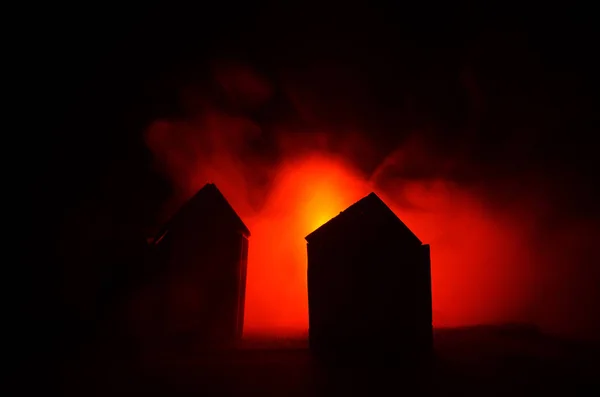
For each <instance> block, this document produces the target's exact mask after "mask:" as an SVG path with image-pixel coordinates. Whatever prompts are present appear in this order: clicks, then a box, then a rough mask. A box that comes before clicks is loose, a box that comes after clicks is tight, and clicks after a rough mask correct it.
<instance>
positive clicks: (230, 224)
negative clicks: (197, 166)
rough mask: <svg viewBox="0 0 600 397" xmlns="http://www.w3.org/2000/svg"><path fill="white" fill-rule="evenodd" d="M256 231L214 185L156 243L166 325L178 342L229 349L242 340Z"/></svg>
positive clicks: (195, 198)
mask: <svg viewBox="0 0 600 397" xmlns="http://www.w3.org/2000/svg"><path fill="white" fill-rule="evenodd" d="M249 236H250V231H249V230H248V228H247V227H246V226H245V225H244V223H243V222H242V220H241V219H240V218H239V217H238V215H237V214H236V212H235V211H234V210H233V208H232V207H231V206H230V205H229V203H228V202H227V200H226V199H225V197H224V196H223V195H222V194H221V192H220V191H219V189H217V187H216V185H214V184H210V183H209V184H207V185H205V186H204V187H203V188H202V189H200V190H199V191H198V192H197V193H196V195H194V196H193V197H192V198H191V199H190V200H189V201H187V202H186V203H185V204H184V205H183V207H182V208H181V209H180V210H179V211H178V212H177V214H176V215H175V216H174V217H173V218H172V219H171V220H170V221H169V222H168V223H167V224H166V225H165V226H164V227H163V228H162V229H161V231H160V232H159V233H158V235H157V236H156V238H155V239H154V241H153V242H152V244H153V249H154V251H155V252H154V255H155V258H156V259H157V260H158V262H159V263H160V265H162V266H163V267H164V268H166V269H168V271H167V273H166V276H165V280H166V284H167V285H166V289H165V297H164V299H163V300H162V303H161V305H163V306H164V316H162V319H163V325H164V327H165V332H166V335H167V336H168V337H169V338H171V337H172V338H174V339H175V340H177V341H178V342H186V341H189V342H190V343H194V344H204V345H206V346H220V345H228V344H231V343H233V342H235V341H236V340H238V339H239V338H241V336H242V330H243V318H244V297H245V288H246V267H247V257H248V237H249Z"/></svg>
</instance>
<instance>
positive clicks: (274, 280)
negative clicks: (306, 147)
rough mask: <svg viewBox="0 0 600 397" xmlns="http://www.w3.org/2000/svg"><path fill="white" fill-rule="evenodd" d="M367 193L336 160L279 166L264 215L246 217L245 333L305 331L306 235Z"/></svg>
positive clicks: (315, 159)
mask: <svg viewBox="0 0 600 397" xmlns="http://www.w3.org/2000/svg"><path fill="white" fill-rule="evenodd" d="M367 191H368V189H367V188H366V185H365V183H364V182H362V181H361V180H360V179H358V178H356V177H355V176H354V175H353V174H352V172H350V171H349V170H348V169H346V168H345V167H344V166H343V165H342V164H341V163H340V162H339V161H336V160H332V159H328V158H324V157H319V156H310V157H308V158H306V159H303V160H300V161H294V162H291V163H290V164H287V165H285V166H283V167H282V168H281V169H280V170H279V173H278V175H277V177H276V183H275V187H274V188H273V190H272V192H271V193H270V195H269V196H268V198H267V202H266V204H265V207H264V208H263V210H262V211H261V212H260V213H259V214H257V215H255V216H252V217H247V218H246V219H247V222H248V225H249V228H250V229H251V231H252V237H251V244H250V248H249V256H248V285H247V290H246V293H247V295H246V319H245V326H246V330H248V331H252V332H269V331H271V332H272V331H273V330H275V329H277V330H280V331H282V332H283V331H290V332H294V331H301V330H305V329H306V328H307V326H308V306H307V292H306V263H307V262H306V241H305V240H304V237H305V236H306V235H308V234H309V233H310V232H311V231H313V230H314V229H316V228H317V227H319V226H321V225H322V224H323V223H325V222H327V221H328V220H329V219H331V218H332V217H334V216H335V215H337V214H338V213H339V212H340V211H341V210H343V209H344V208H346V207H347V206H349V205H350V204H352V203H353V202H355V201H356V200H357V199H359V198H360V197H361V196H362V195H363V194H365V193H366V192H367Z"/></svg>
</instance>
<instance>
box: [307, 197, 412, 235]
mask: <svg viewBox="0 0 600 397" xmlns="http://www.w3.org/2000/svg"><path fill="white" fill-rule="evenodd" d="M366 217H378V218H380V219H384V220H385V221H386V222H387V223H388V224H390V225H393V226H394V227H396V228H397V229H398V230H401V231H402V232H403V233H404V234H405V236H406V238H407V239H408V240H410V241H411V242H412V243H414V244H419V245H422V244H423V243H422V242H421V240H419V238H418V237H417V236H416V235H415V234H414V233H413V232H412V231H411V230H410V229H409V228H408V226H406V225H405V224H404V222H402V221H401V220H400V218H398V216H397V215H396V214H395V213H394V212H393V211H392V210H391V209H390V208H389V207H388V206H387V205H386V204H385V203H384V202H383V200H382V199H381V198H380V197H379V196H378V195H377V194H375V192H371V193H369V194H368V195H367V196H365V197H363V198H362V199H360V200H358V201H357V202H356V203H354V204H352V205H351V206H349V207H348V208H346V209H345V210H344V211H342V212H340V213H339V215H337V216H335V217H333V218H331V219H330V220H329V221H327V222H326V223H325V224H323V225H321V226H320V227H318V228H317V229H316V230H314V231H313V232H312V233H310V234H309V235H308V236H306V237H305V238H306V241H308V242H310V241H312V240H314V239H318V238H319V237H321V236H324V235H326V234H329V233H339V232H340V231H338V230H336V228H338V229H339V230H341V231H345V230H347V228H348V227H350V228H351V227H353V224H354V225H356V226H358V225H359V224H360V222H361V221H362V220H365V219H366Z"/></svg>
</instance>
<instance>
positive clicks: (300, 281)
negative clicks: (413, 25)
mask: <svg viewBox="0 0 600 397" xmlns="http://www.w3.org/2000/svg"><path fill="white" fill-rule="evenodd" d="M217 70H218V71H219V73H218V74H217V77H216V81H218V82H219V84H220V86H221V87H222V88H223V91H224V92H225V93H226V95H227V96H228V98H229V99H230V101H231V102H234V103H235V106H236V109H240V108H242V109H249V108H250V109H254V108H256V107H259V106H260V105H261V104H262V103H264V102H265V101H268V99H269V95H271V93H272V91H273V90H272V89H271V87H270V86H269V85H268V84H267V83H265V82H264V81H263V80H261V79H259V78H258V77H257V76H255V75H254V74H253V73H252V72H251V71H250V70H249V69H247V68H238V69H236V68H235V67H233V66H231V65H228V66H227V67H226V68H217ZM295 94H296V92H290V93H289V96H290V97H292V98H293V99H294V100H293V102H294V104H295V105H296V106H297V107H302V110H298V112H299V113H302V112H304V111H305V109H306V107H310V106H308V105H310V104H307V103H297V102H298V95H295ZM203 103H204V104H203V105H202V106H201V107H196V108H193V109H192V114H191V115H190V116H189V117H186V118H182V119H179V120H157V121H155V122H154V123H153V124H152V125H150V126H149V128H148V129H147V133H146V142H147V144H148V146H149V148H150V149H151V150H152V152H153V153H154V155H155V157H156V160H157V165H158V167H159V168H160V169H161V170H162V171H163V172H165V173H166V174H167V175H168V176H169V177H170V179H171V180H172V182H173V186H174V195H173V200H172V201H171V202H169V203H167V205H166V207H165V216H168V214H170V213H172V212H173V211H174V210H175V209H176V208H177V207H178V206H179V205H180V204H181V203H182V202H183V201H184V200H185V199H187V198H189V197H190V196H191V195H192V194H193V193H194V192H195V191H196V190H197V189H199V188H200V187H202V186H203V185H204V184H205V183H207V182H214V183H216V184H217V186H218V187H219V189H220V190H221V191H222V192H223V193H224V194H225V196H226V197H227V199H228V200H229V201H230V203H231V204H232V206H233V207H234V208H235V210H236V211H237V212H238V213H239V214H240V216H241V217H242V219H243V220H244V222H245V223H246V224H247V226H248V227H249V229H250V231H251V232H252V237H251V238H250V245H249V247H250V248H249V260H248V279H247V292H246V293H247V295H246V311H245V313H246V317H245V331H246V332H250V333H254V332H256V333H266V334H282V333H303V332H305V331H306V329H307V325H308V312H307V311H308V304H307V292H306V242H305V240H304V237H305V236H306V235H307V234H309V233H310V232H311V231H313V230H314V229H316V228H317V227H318V226H320V225H321V224H323V223H325V222H326V221H327V220H329V219H330V218H332V217H333V216H335V215H337V214H338V213H339V212H340V211H342V210H344V209H345V208H346V207H348V206H349V205H351V204H352V203H354V202H355V201H357V200H359V199H360V198H362V197H363V196H364V195H366V194H368V193H369V192H370V191H375V192H376V193H377V194H378V195H380V196H381V197H382V198H383V199H384V201H386V203H388V204H389V205H390V207H391V208H392V209H393V210H394V212H395V213H396V214H397V215H398V216H399V217H400V218H401V219H402V220H403V221H404V222H405V223H406V224H407V225H408V226H409V228H411V230H413V231H414V232H415V234H416V235H417V236H418V237H419V238H420V239H421V240H422V241H423V242H424V243H427V244H430V245H431V255H432V258H431V259H432V284H433V285H432V287H433V290H432V291H433V321H434V325H435V326H438V327H439V326H458V325H469V324H481V323H499V322H529V323H533V324H537V325H538V326H540V327H542V328H544V329H546V330H550V331H552V332H558V333H569V332H575V331H577V332H579V330H580V329H581V328H582V327H585V324H584V323H585V321H586V319H585V318H584V313H583V312H582V311H581V310H579V311H577V308H578V307H580V303H581V302H592V301H593V299H595V294H597V293H596V292H594V286H593V285H591V284H590V285H585V284H579V287H578V291H572V289H573V288H572V285H573V283H572V281H573V280H574V279H575V277H577V276H576V274H575V273H576V272H577V271H578V270H577V268H576V267H575V266H571V261H573V260H574V258H573V256H572V254H571V253H572V252H574V251H575V250H576V249H577V248H576V246H574V244H575V243H576V242H578V243H582V239H586V238H587V239H589V241H590V242H591V241H593V240H592V239H593V238H594V237H593V236H595V233H597V229H596V228H591V227H590V228H588V229H587V230H586V232H585V233H584V232H582V229H581V225H579V224H577V225H574V224H562V225H561V226H560V227H557V230H556V231H554V232H552V233H547V234H544V235H543V236H542V235H541V234H540V228H541V227H542V226H541V222H542V221H543V220H544V219H547V217H548V213H549V211H550V210H549V209H548V208H549V207H548V205H545V202H544V201H543V200H542V199H541V197H542V195H543V194H544V193H543V189H541V190H540V189H537V187H536V186H535V185H534V184H532V185H531V186H530V188H529V190H527V189H525V188H522V189H521V191H519V192H518V194H515V195H513V198H512V199H509V200H504V201H502V203H501V204H498V202H497V200H496V201H495V200H493V199H491V198H490V197H492V198H493V194H491V193H490V189H488V188H487V186H486V185H485V181H484V182H483V183H479V184H470V185H467V184H461V183H459V182H457V181H452V180H444V179H443V178H440V177H438V176H436V175H433V176H430V177H424V178H420V179H416V178H406V177H405V174H406V173H407V172H408V171H406V170H408V169H409V168H410V169H414V167H415V166H416V167H418V166H419V164H421V163H422V161H421V162H420V161H415V160H414V159H415V158H416V159H419V158H429V157H430V156H431V155H430V154H429V153H428V152H427V148H426V147H425V146H424V145H418V144H417V145H410V144H406V145H405V146H403V147H400V148H398V150H396V151H394V152H392V154H391V155H388V156H387V157H386V158H382V159H380V165H379V166H378V167H377V168H376V169H375V171H374V172H373V171H370V172H368V173H367V172H365V171H364V170H362V169H361V168H360V167H359V166H358V165H356V164H353V163H352V160H350V158H351V157H350V156H346V152H349V151H355V150H356V149H362V148H361V147H360V146H365V145H368V143H367V142H366V141H363V140H360V139H357V140H349V142H350V143H349V144H347V145H341V147H343V149H342V150H339V149H331V145H330V143H331V141H333V140H336V139H338V138H336V136H335V134H333V131H328V130H327V129H326V128H327V127H321V129H320V130H316V129H314V128H311V129H307V130H306V131H300V132H298V130H299V129H301V128H300V127H296V126H294V125H292V124H293V123H292V122H290V123H288V124H286V123H285V121H284V122H282V123H280V124H279V125H277V126H276V128H274V129H275V137H276V139H275V140H276V145H277V148H276V151H277V156H276V158H275V159H274V160H273V159H267V158H266V157H265V156H261V155H258V154H248V150H247V145H248V144H247V142H249V141H251V140H252V139H254V138H256V137H257V136H260V135H261V134H262V133H263V132H262V131H261V127H260V126H259V124H258V123H256V122H253V121H252V118H251V117H245V116H240V114H244V113H243V112H226V111H224V110H223V109H221V108H219V107H216V106H214V105H212V104H210V103H209V104H207V102H206V101H204V102H203ZM291 130H294V133H291V132H286V131H291ZM315 130H316V131H319V132H316V133H315V132H314V131H315ZM336 132H337V131H336ZM351 132H353V133H355V132H356V130H354V131H351ZM359 132H362V133H365V134H366V133H368V132H369V131H359ZM352 136H356V135H352ZM428 166H431V164H428ZM405 171H406V172H405ZM508 188H509V187H507V189H508ZM500 189H502V187H500ZM566 230H568V231H569V232H568V233H566V232H565V231H566ZM586 236H587V237H586ZM590 283H591V282H590ZM550 308H551V309H550ZM567 315H570V316H571V320H570V321H567V322H565V321H564V318H565V316H567ZM582 324H583V325H582Z"/></svg>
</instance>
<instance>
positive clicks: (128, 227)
mask: <svg viewBox="0 0 600 397" xmlns="http://www.w3.org/2000/svg"><path fill="white" fill-rule="evenodd" d="M589 7H590V8H591V6H589ZM592 16H593V12H592V11H591V10H588V9H585V8H582V7H580V6H579V5H575V4H573V3H568V5H567V3H565V4H562V5H560V6H557V7H556V8H551V7H549V6H548V5H545V4H544V5H539V4H525V3H524V2H519V3H518V4H510V5H509V3H507V2H502V3H497V4H492V5H488V6H486V7H485V8H482V7H480V6H477V5H476V4H475V2H473V3H472V4H468V3H462V4H460V5H453V6H449V5H445V6H441V5H440V4H435V3H427V4H425V3H419V4H418V5H416V4H415V3H406V4H400V3H398V2H386V3H384V2H381V3H373V2H370V3H369V5H368V6H367V5H366V4H358V3H349V2H339V3H335V2H310V1H308V2H295V1H292V2H285V5H283V2H282V3H281V4H279V5H276V4H267V3H266V2H263V3H260V4H259V3H254V2H245V3H243V4H240V3H239V2H227V1H222V2H218V3H206V4H205V2H199V3H198V4H197V5H195V6H193V7H192V6H186V7H183V6H180V5H174V4H173V3H167V2H164V4H161V2H148V3H139V4H129V5H121V6H119V7H109V6H107V5H101V4H98V5H92V4H85V5H73V4H69V5H53V6H44V8H42V9H35V10H30V11H28V12H27V13H24V14H23V19H22V23H21V25H20V26H21V31H20V32H19V33H18V34H15V36H14V37H13V38H12V39H11V40H12V42H13V43H14V44H13V45H14V46H15V47H17V48H19V49H20V50H19V53H20V55H19V56H16V57H15V59H17V60H20V61H19V62H16V63H15V64H16V65H17V66H18V65H22V66H18V69H19V70H18V72H17V73H16V74H15V76H19V77H18V78H14V81H15V82H16V83H17V84H16V85H17V89H18V92H19V94H18V95H19V96H18V97H15V98H18V102H19V103H23V104H24V105H25V106H24V108H25V111H24V113H23V117H22V118H21V119H20V121H19V126H20V127H21V128H20V129H19V130H20V131H23V133H22V134H20V135H18V136H17V145H19V147H21V148H23V150H22V151H18V152H15V153H13V155H17V156H19V158H18V159H17V164H14V172H15V173H18V174H19V176H18V177H17V178H16V179H17V180H18V181H19V183H20V184H21V185H20V186H18V187H17V188H16V189H18V191H24V192H26V194H27V200H20V199H19V198H18V197H17V202H18V204H20V203H22V202H23V201H26V202H27V203H28V204H29V203H31V204H33V205H32V206H31V207H29V208H28V210H27V212H26V214H28V215H30V216H31V221H32V222H31V223H29V222H27V223H26V224H27V225H32V226H31V227H25V228H23V229H18V230H24V232H23V233H19V235H20V236H24V237H26V238H24V239H23V244H24V245H23V246H22V247H21V246H19V248H22V250H21V251H20V252H21V253H24V255H20V256H19V260H20V261H23V266H21V267H20V269H23V270H24V271H23V272H22V274H23V276H24V277H23V283H20V284H18V285H20V286H21V285H22V286H24V287H23V288H20V295H19V296H21V297H22V299H19V302H20V303H22V304H23V305H24V310H22V311H21V315H22V318H21V320H20V321H19V323H21V324H33V325H32V326H28V329H29V330H30V331H31V332H32V335H35V337H30V339H29V342H28V343H26V344H24V346H26V347H27V348H28V349H27V350H26V351H29V348H31V349H30V350H31V352H32V354H38V353H40V352H46V351H54V350H55V349H61V348H63V346H70V345H72V344H73V340H74V339H76V336H77V335H78V333H77V331H73V328H72V327H71V330H70V332H71V333H69V332H66V331H65V329H67V328H69V327H67V326H66V324H68V321H70V320H67V319H69V318H70V316H69V314H68V313H69V309H68V305H67V304H65V303H64V302H65V300H67V299H66V298H65V297H64V294H63V291H62V289H61V285H62V282H63V280H64V278H65V277H76V276H73V275H70V274H69V271H70V270H67V269H70V267H69V265H67V264H66V263H68V262H69V261H71V262H74V261H75V259H73V257H76V255H73V254H72V253H69V255H68V256H69V258H68V259H65V254H64V250H63V248H61V247H63V246H64V244H65V241H68V242H69V244H72V243H73V241H74V240H73V239H76V237H77V236H78V235H86V236H88V235H89V234H85V233H82V230H88V229H94V230H96V231H97V234H96V237H97V238H96V242H95V243H94V244H96V245H94V246H93V247H94V248H90V249H98V245H97V244H98V241H101V243H100V245H101V246H103V247H111V249H115V250H116V249H117V248H114V247H119V246H129V245H131V244H139V243H140V241H141V237H142V236H145V233H146V230H147V229H148V228H149V227H151V226H154V224H155V223H156V214H157V213H158V212H159V210H160V208H161V205H162V203H163V202H164V201H165V200H166V199H167V198H168V196H169V194H170V187H169V183H168V181H167V180H165V179H164V178H163V177H161V176H160V175H159V174H158V173H157V172H156V171H155V169H154V167H153V164H152V155H151V153H150V152H149V151H148V149H147V148H146V146H145V144H144V141H143V132H144V129H145V127H146V126H147V125H148V124H149V123H150V122H151V121H152V120H155V119H157V118H169V117H175V116H177V115H181V114H183V113H184V112H185V109H184V106H183V105H184V104H183V103H182V102H181V95H180V94H181V92H182V90H183V89H185V88H186V87H189V86H194V87H208V88H209V89H208V91H210V87H211V86H212V84H214V82H212V81H211V78H210V74H209V73H208V70H209V61H211V60H213V59H215V58H232V59H236V60H241V61H243V62H247V63H249V64H251V65H252V66H253V67H254V68H256V69H257V70H259V71H261V72H262V73H264V74H265V75H267V76H276V75H277V74H278V72H280V71H282V70H301V69H303V68H315V67H323V65H329V66H330V67H332V68H333V69H334V70H338V71H340V73H348V75H349V76H352V79H354V80H355V81H357V86H367V87H368V92H369V95H368V96H360V95H357V94H356V92H360V90H355V87H350V88H349V87H346V86H335V84H328V83H327V82H326V81H313V82H310V83H312V84H313V85H314V88H315V89H316V90H322V92H321V93H322V94H323V95H322V97H323V98H324V99H323V106H322V107H321V108H322V109H326V111H325V110H324V111H323V112H322V114H321V116H322V117H321V120H320V123H322V125H325V126H329V125H331V126H336V127H339V126H344V125H346V124H348V125H353V126H359V127H360V128H359V129H360V130H362V131H364V130H368V131H369V133H370V136H369V137H368V139H369V140H370V142H372V143H373V145H374V147H376V148H377V149H376V150H377V153H378V156H379V157H377V156H376V157H377V158H381V157H383V156H385V154H386V153H387V152H388V151H390V150H391V149H393V148H394V147H397V146H398V145H400V144H401V143H402V142H403V140H404V139H405V138H406V135H407V133H405V132H404V131H411V132H412V131H414V130H419V131H421V134H422V137H423V139H424V140H425V141H426V142H428V144H429V145H430V146H431V148H432V150H433V152H434V153H437V154H438V155H439V156H440V157H454V158H459V159H461V161H459V162H458V165H457V166H456V167H454V168H452V169H451V170H445V171H444V172H448V173H451V174H452V175H451V177H452V178H455V179H457V180H461V181H475V180H482V179H485V180H488V181H493V180H507V179H508V180H510V179H511V178H517V177H518V176H519V175H522V174H523V173H530V174H533V175H536V178H538V179H540V180H543V181H544V183H546V184H547V185H548V186H549V189H550V191H552V192H554V194H555V196H556V200H557V202H559V203H560V205H561V207H560V208H561V209H562V210H563V212H564V213H566V214H569V216H573V217H584V218H594V219H595V218H596V217H597V215H598V211H597V207H596V201H597V197H598V194H597V182H598V176H597V172H596V168H597V160H596V158H597V146H596V144H595V142H596V140H597V137H596V136H595V135H596V133H597V131H598V125H599V124H598V112H597V106H598V103H599V102H598V76H597V70H599V68H598V61H597V57H596V56H595V52H596V51H595V47H596V45H595V42H596V41H595V40H596V33H597V32H596V31H595V29H596V28H595V26H594V25H593V23H592V22H593V21H592ZM17 42H19V43H17ZM315 65H316V66H315ZM457 76H462V77H460V78H457ZM465 87H466V88H465ZM469 87H471V88H469ZM21 99H24V100H21ZM212 99H213V100H215V101H218V100H219V98H218V96H216V97H215V98H212ZM483 108H485V111H483V110H481V109H483ZM286 112H289V106H287V105H286V100H285V98H279V99H277V98H276V99H274V100H273V101H272V104H271V105H270V106H269V107H268V109H266V110H264V111H262V112H259V113H257V114H254V115H253V117H255V118H256V119H257V120H261V121H262V122H264V124H265V125H267V126H268V125H269V122H271V121H272V120H276V119H277V118H280V117H293V114H292V115H290V114H288V113H286ZM399 126H401V128H399ZM338 129H339V128H338ZM265 130H266V131H267V132H266V133H265V135H264V137H263V138H262V140H261V141H259V142H255V143H254V144H255V150H257V151H262V152H264V153H266V154H265V155H266V156H272V157H273V158H276V157H277V153H276V151H275V150H274V149H272V144H271V143H270V141H269V134H268V128H266V129H265ZM7 156H10V153H7ZM357 161H358V162H359V163H360V164H361V166H362V167H364V168H365V169H367V170H368V169H372V168H373V167H374V166H375V165H376V163H377V160H370V159H358V160H357ZM433 172H438V171H437V170H436V171H433ZM15 175H16V174H15ZM11 196H13V197H15V196H18V195H11ZM17 223H18V225H20V226H21V225H23V224H24V223H23V222H20V221H17ZM65 225H67V226H65ZM65 229H68V233H66V234H65ZM65 235H66V236H68V237H65ZM76 245H77V246H78V247H79V248H78V249H80V250H81V251H82V252H84V251H85V250H86V248H85V242H83V241H80V242H78V243H77V244H76ZM107 255H108V254H107ZM39 329H43V332H41V334H40V333H38V332H36V331H35V330H39ZM24 351H25V350H24Z"/></svg>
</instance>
